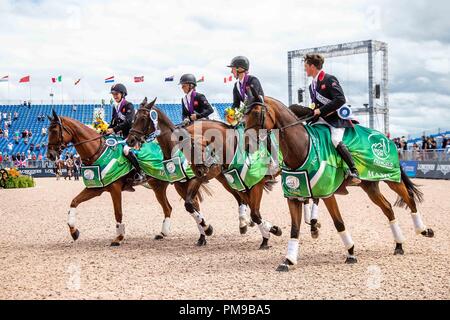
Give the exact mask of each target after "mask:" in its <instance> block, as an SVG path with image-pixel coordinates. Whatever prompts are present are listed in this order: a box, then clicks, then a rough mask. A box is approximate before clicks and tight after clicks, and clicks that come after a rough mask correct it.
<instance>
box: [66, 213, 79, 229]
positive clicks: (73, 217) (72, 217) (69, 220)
mask: <svg viewBox="0 0 450 320" xmlns="http://www.w3.org/2000/svg"><path fill="white" fill-rule="evenodd" d="M76 221H77V209H76V208H70V209H69V216H68V217H67V224H68V225H69V227H70V228H75V223H76Z"/></svg>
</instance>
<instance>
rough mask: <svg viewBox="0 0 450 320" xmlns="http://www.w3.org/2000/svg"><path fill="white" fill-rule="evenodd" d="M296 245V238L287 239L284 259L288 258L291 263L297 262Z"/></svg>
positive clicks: (297, 244)
mask: <svg viewBox="0 0 450 320" xmlns="http://www.w3.org/2000/svg"><path fill="white" fill-rule="evenodd" d="M298 246H299V243H298V239H291V240H289V243H288V250H287V255H286V259H287V260H289V262H291V263H292V264H293V265H296V264H297V260H298Z"/></svg>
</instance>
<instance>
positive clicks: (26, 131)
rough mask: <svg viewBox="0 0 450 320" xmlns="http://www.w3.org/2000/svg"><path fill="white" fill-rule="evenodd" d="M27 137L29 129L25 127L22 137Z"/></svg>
mask: <svg viewBox="0 0 450 320" xmlns="http://www.w3.org/2000/svg"><path fill="white" fill-rule="evenodd" d="M27 137H28V130H27V129H25V130H23V131H22V139H25V138H27Z"/></svg>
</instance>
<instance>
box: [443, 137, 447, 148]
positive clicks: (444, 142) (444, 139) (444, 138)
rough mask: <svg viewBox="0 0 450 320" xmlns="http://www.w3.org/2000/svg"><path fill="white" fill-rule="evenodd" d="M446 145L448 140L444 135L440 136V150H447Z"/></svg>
mask: <svg viewBox="0 0 450 320" xmlns="http://www.w3.org/2000/svg"><path fill="white" fill-rule="evenodd" d="M447 145H448V138H447V136H445V135H442V149H445V148H447Z"/></svg>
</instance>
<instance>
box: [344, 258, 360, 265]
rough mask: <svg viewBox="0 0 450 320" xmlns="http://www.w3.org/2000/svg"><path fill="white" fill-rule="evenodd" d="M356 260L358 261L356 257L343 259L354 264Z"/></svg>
mask: <svg viewBox="0 0 450 320" xmlns="http://www.w3.org/2000/svg"><path fill="white" fill-rule="evenodd" d="M357 262H358V259H356V257H347V259H345V263H346V264H355V263H357Z"/></svg>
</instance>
